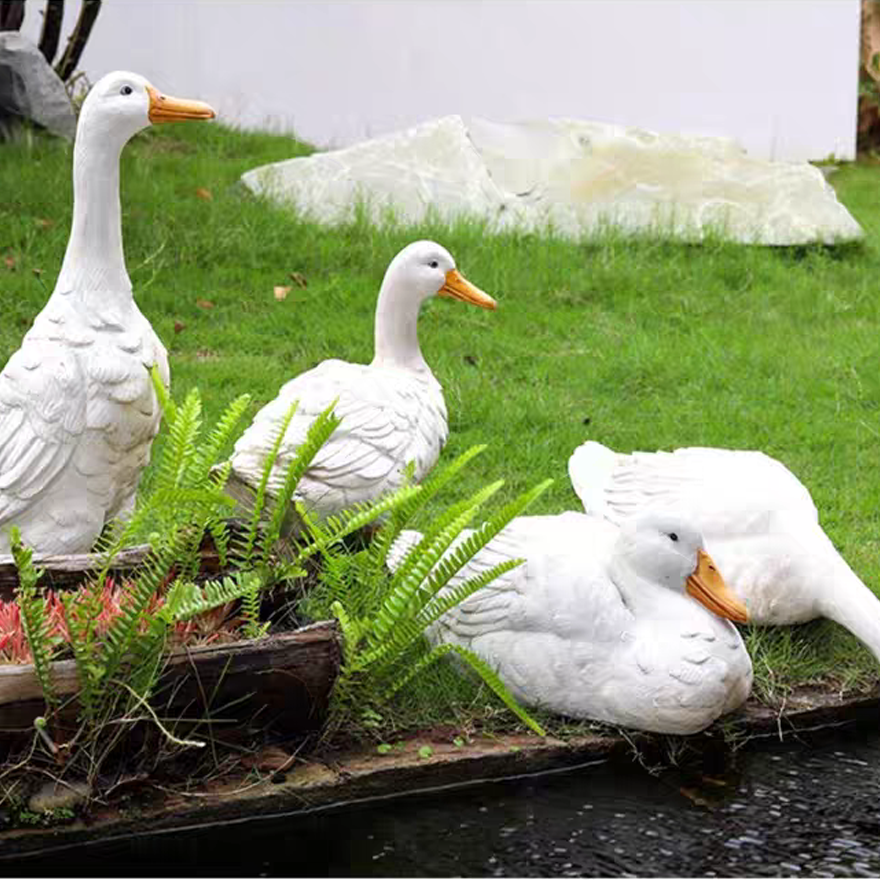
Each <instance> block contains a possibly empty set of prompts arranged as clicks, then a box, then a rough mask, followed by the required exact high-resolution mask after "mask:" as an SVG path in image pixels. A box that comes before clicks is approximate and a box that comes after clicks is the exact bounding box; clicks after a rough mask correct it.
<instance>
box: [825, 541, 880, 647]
mask: <svg viewBox="0 0 880 880" xmlns="http://www.w3.org/2000/svg"><path fill="white" fill-rule="evenodd" d="M826 540H828V544H829V546H830V547H831V548H832V550H833V545H831V541H830V540H829V539H828V538H827V537H826ZM834 556H835V557H836V558H834V561H833V563H831V564H829V566H828V568H827V569H825V570H821V571H818V572H817V575H818V578H817V581H816V586H817V588H818V589H817V594H818V596H819V598H818V602H817V605H818V610H819V612H820V613H821V614H822V616H823V617H828V618H830V619H831V620H833V621H835V622H836V623H839V624H840V625H841V626H843V627H846V629H848V630H849V631H850V632H851V633H852V634H853V635H854V636H855V637H856V638H857V639H859V640H860V641H861V642H863V643H864V644H865V645H866V646H867V647H868V648H869V649H870V651H871V653H872V654H873V655H874V656H875V657H876V658H877V660H878V661H880V599H878V598H877V596H875V595H874V593H873V592H872V591H871V590H870V589H868V587H867V586H865V584H864V583H862V581H861V579H860V578H859V577H858V575H857V574H856V573H855V572H854V571H853V570H852V569H851V568H850V567H849V566H848V565H847V564H846V562H845V560H844V559H843V557H842V556H840V555H839V554H838V553H837V551H836V550H835V551H834Z"/></svg>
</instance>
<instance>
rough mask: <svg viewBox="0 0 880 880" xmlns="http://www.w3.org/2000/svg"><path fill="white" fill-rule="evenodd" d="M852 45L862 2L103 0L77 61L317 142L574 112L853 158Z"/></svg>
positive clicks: (32, 28) (771, 150)
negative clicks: (457, 121)
mask: <svg viewBox="0 0 880 880" xmlns="http://www.w3.org/2000/svg"><path fill="white" fill-rule="evenodd" d="M42 8H43V2H42V0H30V2H28V3H27V13H26V16H25V26H24V29H23V30H24V32H25V33H26V34H28V35H29V36H31V37H32V38H34V39H36V38H37V37H38V35H39V29H40V25H41V20H42V16H41V14H40V13H41V11H42ZM78 9H79V2H77V0H73V2H71V0H68V2H67V4H66V9H65V37H66V34H67V33H68V32H69V29H70V27H71V26H72V23H73V21H74V19H75V15H76V13H77V12H78ZM858 40H859V2H858V0H799V2H792V0H409V2H405V0H324V2H314V0H248V2H244V0H185V2H184V0H107V2H105V3H104V5H103V7H102V9H101V14H100V16H99V18H98V21H97V23H96V25H95V30H94V32H93V34H92V38H91V42H90V43H89V45H88V47H87V49H86V51H85V53H84V55H83V58H82V61H81V67H83V68H84V69H85V70H86V72H87V73H88V75H89V77H90V78H91V79H92V80H93V81H94V80H96V79H97V78H98V77H99V76H100V75H101V74H103V73H105V72H107V71H108V70H112V69H115V68H124V69H129V70H134V71H137V72H138V73H142V74H144V75H145V76H147V77H148V78H150V79H151V80H152V81H153V82H154V84H155V85H156V86H157V87H159V88H161V89H163V90H167V91H168V92H169V93H171V94H179V95H182V96H186V97H199V98H203V99H205V100H207V101H210V102H211V103H212V104H214V106H215V107H217V109H218V110H219V111H220V113H221V115H222V116H223V117H224V118H225V119H227V120H229V121H232V122H237V123H240V124H242V125H245V126H248V127H264V128H271V129H273V130H278V131H295V132H296V133H297V135H299V136H300V137H302V138H304V139H305V140H308V141H311V142H312V143H315V144H318V145H321V146H341V145H346V144H350V143H353V142H354V141H357V140H360V139H362V138H364V137H367V136H370V135H374V134H380V133H383V132H387V131H391V130H394V129H396V128H402V127H405V126H408V125H411V124H413V123H416V122H419V121H421V120H424V119H428V118H431V117H435V116H441V115H444V114H447V113H460V114H462V115H464V116H468V115H478V116H484V117H487V118H490V119H495V120H501V121H517V120H522V119H528V118H534V117H541V116H574V117H580V118H584V119H595V120H601V121H609V122H619V123H624V124H627V125H637V126H641V127H644V128H651V129H655V130H659V131H667V132H669V131H683V132H694V133H701V134H725V135H730V136H733V137H736V138H737V139H738V140H739V141H740V142H741V143H742V144H743V145H744V146H745V147H747V149H748V150H749V151H750V152H751V153H753V154H754V155H756V156H761V157H765V158H776V159H788V160H801V159H819V158H825V157H827V156H829V155H831V154H833V155H835V156H837V157H839V158H852V157H853V155H854V152H855V120H856V101H857V94H856V90H857V64H858Z"/></svg>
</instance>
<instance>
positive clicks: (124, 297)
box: [0, 71, 214, 555]
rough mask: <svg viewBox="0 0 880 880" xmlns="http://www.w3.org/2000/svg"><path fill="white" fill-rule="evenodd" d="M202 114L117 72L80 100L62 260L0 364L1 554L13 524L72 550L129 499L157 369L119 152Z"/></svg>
mask: <svg viewBox="0 0 880 880" xmlns="http://www.w3.org/2000/svg"><path fill="white" fill-rule="evenodd" d="M213 116H214V111H213V110H212V109H211V108H210V107H209V106H208V105H207V104H204V103H202V102H200V101H184V100H180V99H177V98H171V97H168V96H166V95H163V94H161V93H160V92H158V91H157V90H156V89H155V88H153V86H151V85H150V84H149V83H148V82H147V81H146V80H145V79H144V78H143V77H142V76H138V75H137V74H134V73H127V72H123V71H116V72H114V73H109V74H107V75H106V76H104V77H102V78H101V79H100V80H99V81H98V82H97V83H96V84H95V85H94V86H93V87H92V89H91V91H90V92H89V94H88V97H87V98H86V99H85V101H84V102H83V105H82V110H81V111H80V117H79V123H78V126H77V133H76V142H75V144H74V152H73V194H74V204H73V222H72V225H71V230H70V239H69V241H68V244H67V251H66V253H65V255H64V262H63V263H62V266H61V272H60V274H59V276H58V281H57V283H56V285H55V289H54V291H53V292H52V295H51V297H50V298H49V301H48V302H47V303H46V305H45V307H44V308H43V310H42V311H41V312H40V313H39V314H38V315H37V317H36V319H35V320H34V323H33V326H32V327H31V329H30V330H29V331H28V332H27V334H26V335H25V337H24V339H23V341H22V344H21V348H19V349H18V351H16V352H15V353H14V354H13V355H12V357H10V359H9V361H8V362H7V364H6V366H5V367H4V369H3V371H2V373H0V553H8V552H9V527H10V526H13V525H17V526H19V528H20V529H21V532H22V538H23V540H24V541H25V543H26V544H28V545H29V546H31V547H33V548H34V550H35V551H36V552H37V553H38V554H40V555H47V554H62V553H85V552H87V551H88V550H89V549H90V548H91V547H92V544H93V543H94V541H95V539H96V538H97V536H98V535H99V534H100V532H101V529H102V528H103V527H104V524H105V522H107V521H108V520H109V519H111V518H113V517H116V516H125V515H126V514H127V513H128V512H129V511H130V509H131V507H132V505H133V504H134V498H135V492H136V491H137V485H138V480H139V478H140V473H141V470H142V469H143V467H144V466H145V465H146V464H147V462H148V461H149V456H150V445H151V443H152V440H153V437H154V436H155V434H156V431H157V430H158V426H159V419H160V413H159V409H158V405H157V402H156V399H155V395H154V392H153V387H152V384H151V382H150V376H149V373H148V370H149V369H150V368H151V367H152V366H154V365H156V366H158V368H159V372H160V374H161V376H162V378H163V380H164V381H165V383H166V384H167V383H168V381H169V374H168V359H167V356H166V353H165V349H164V347H163V346H162V343H161V342H160V341H159V339H158V337H157V336H156V334H155V333H154V332H153V328H152V327H151V326H150V323H149V322H148V321H147V320H146V318H144V316H143V315H142V314H141V312H140V310H139V309H138V307H137V305H136V304H135V302H134V299H133V297H132V290H131V281H130V280H129V277H128V273H127V272H126V269H125V259H124V256H123V252H122V225H121V220H120V207H119V157H120V153H121V151H122V148H123V147H124V146H125V144H126V142H127V141H128V140H129V139H130V138H131V137H132V136H133V135H134V134H136V133H137V132H138V131H140V130H141V129H143V128H146V127H147V126H148V125H150V124H151V123H157V122H176V121H180V120H187V119H210V118H212V117H213Z"/></svg>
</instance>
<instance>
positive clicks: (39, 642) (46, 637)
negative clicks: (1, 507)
mask: <svg viewBox="0 0 880 880" xmlns="http://www.w3.org/2000/svg"><path fill="white" fill-rule="evenodd" d="M10 546H11V550H12V558H13V560H14V561H15V566H16V568H17V569H18V589H17V591H16V599H17V601H18V607H19V610H20V612H21V624H22V629H23V630H24V637H25V639H26V640H27V643H28V646H29V647H30V649H31V657H32V658H33V664H34V671H35V672H36V674H37V680H38V681H39V682H40V687H41V688H42V690H43V699H44V701H45V703H46V715H48V716H51V715H52V713H53V712H54V711H55V710H56V709H57V708H58V697H57V695H56V693H55V686H54V683H53V681H52V666H51V663H52V652H53V650H54V640H53V639H52V637H51V636H50V634H49V622H48V618H47V614H46V603H45V600H44V599H43V596H42V595H41V593H40V591H39V589H38V588H37V582H38V581H39V580H40V577H41V576H42V574H43V572H42V570H41V569H38V568H36V567H35V566H34V563H33V551H32V550H31V549H30V548H28V547H25V546H24V545H23V544H22V543H21V532H20V531H19V530H18V528H17V527H15V526H13V527H12V529H11V530H10Z"/></svg>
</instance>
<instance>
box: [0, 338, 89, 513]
mask: <svg viewBox="0 0 880 880" xmlns="http://www.w3.org/2000/svg"><path fill="white" fill-rule="evenodd" d="M87 388H88V385H87V383H86V382H85V380H84V376H83V372H82V369H81V366H80V364H79V362H78V360H77V357H76V355H75V353H74V352H72V351H71V350H69V349H64V348H62V347H60V346H56V345H49V344H41V343H39V342H36V343H31V344H26V345H23V346H22V347H21V348H20V349H19V350H18V351H17V352H15V354H13V355H12V357H11V358H10V359H9V361H8V363H7V364H6V366H5V368H4V369H3V372H2V373H0V526H5V525H14V524H15V522H16V519H17V518H18V517H19V516H20V515H21V514H22V512H23V511H25V510H26V509H27V508H28V507H29V506H30V505H31V504H33V503H35V502H36V501H37V500H38V499H39V497H40V495H41V494H42V493H43V492H45V491H46V489H47V488H48V487H49V486H50V485H51V483H52V481H53V480H55V478H56V477H57V476H58V475H59V474H60V473H61V471H62V470H63V469H64V468H65V467H66V466H67V464H68V463H69V462H70V459H71V456H72V455H73V453H74V451H75V449H76V447H77V444H78V442H79V440H80V438H81V437H82V434H83V432H84V431H85V429H86V395H87Z"/></svg>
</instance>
